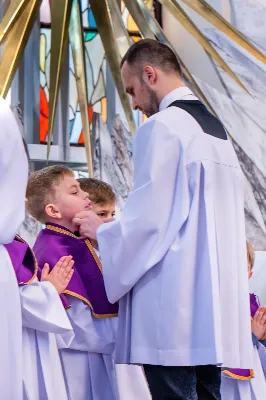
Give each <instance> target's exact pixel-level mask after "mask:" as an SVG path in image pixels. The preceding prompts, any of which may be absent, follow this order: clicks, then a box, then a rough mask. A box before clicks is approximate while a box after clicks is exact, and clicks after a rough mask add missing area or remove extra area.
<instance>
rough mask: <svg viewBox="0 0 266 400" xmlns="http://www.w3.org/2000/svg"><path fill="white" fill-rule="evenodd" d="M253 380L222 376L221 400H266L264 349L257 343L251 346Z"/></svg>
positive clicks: (265, 354)
mask: <svg viewBox="0 0 266 400" xmlns="http://www.w3.org/2000/svg"><path fill="white" fill-rule="evenodd" d="M253 357H254V367H253V373H254V378H251V379H250V380H239V379H233V378H231V377H230V376H228V375H226V374H222V383H221V395H222V400H264V399H265V398H266V348H265V347H264V346H263V345H262V344H261V343H260V342H259V343H258V345H257V346H253Z"/></svg>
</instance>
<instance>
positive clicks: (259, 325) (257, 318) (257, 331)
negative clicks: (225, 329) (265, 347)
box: [251, 307, 266, 340]
mask: <svg viewBox="0 0 266 400" xmlns="http://www.w3.org/2000/svg"><path fill="white" fill-rule="evenodd" d="M251 329H252V332H253V333H254V335H255V336H256V337H257V339H258V340H265V339H266V308H265V307H260V308H259V309H258V310H257V312H256V314H255V315H254V317H253V318H252V319H251Z"/></svg>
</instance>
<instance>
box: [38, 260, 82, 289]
mask: <svg viewBox="0 0 266 400" xmlns="http://www.w3.org/2000/svg"><path fill="white" fill-rule="evenodd" d="M73 265H74V261H73V260H72V256H65V257H61V258H60V260H59V261H58V262H57V263H56V264H55V266H54V268H53V270H52V271H51V272H49V270H50V268H49V265H48V264H45V265H44V267H43V270H42V275H41V281H48V282H50V283H51V284H52V285H54V287H55V288H56V290H57V292H58V294H61V293H63V291H64V290H65V289H66V287H67V285H68V284H69V282H70V280H71V278H72V275H73V273H74V270H73Z"/></svg>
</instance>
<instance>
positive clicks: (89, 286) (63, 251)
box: [34, 223, 118, 318]
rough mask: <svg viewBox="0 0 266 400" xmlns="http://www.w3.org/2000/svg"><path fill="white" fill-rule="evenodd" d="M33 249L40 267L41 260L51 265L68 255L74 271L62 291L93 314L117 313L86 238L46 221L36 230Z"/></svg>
mask: <svg viewBox="0 0 266 400" xmlns="http://www.w3.org/2000/svg"><path fill="white" fill-rule="evenodd" d="M34 252H35V255H36V258H37V260H38V263H39V266H40V268H41V269H42V268H43V266H44V264H45V263H48V264H49V266H50V269H52V268H53V267H54V265H55V264H56V263H57V261H58V260H59V259H60V257H62V256H68V255H71V256H72V257H73V260H74V262H75V264H74V274H73V276H72V278H71V281H70V282H69V284H68V287H67V289H66V290H65V291H64V293H65V294H68V295H70V296H73V297H76V298H78V299H80V300H82V301H84V302H85V303H86V304H88V306H89V307H90V308H91V310H92V313H93V315H94V316H95V317H97V318H110V317H115V316H117V312H118V305H117V304H111V303H110V302H109V301H108V299H107V296H106V292H105V287H104V281H103V275H102V265H101V262H100V260H99V258H98V256H97V254H96V253H95V251H94V248H93V246H92V244H91V242H90V241H89V239H86V238H84V237H78V236H75V235H74V234H73V233H72V232H71V231H70V230H69V229H66V228H64V227H63V226H60V225H57V224H52V223H49V224H47V225H46V228H45V229H43V230H42V231H41V232H40V233H39V236H38V238H37V240H36V242H35V245H34ZM64 305H65V304H64Z"/></svg>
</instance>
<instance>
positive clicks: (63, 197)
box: [46, 175, 91, 227]
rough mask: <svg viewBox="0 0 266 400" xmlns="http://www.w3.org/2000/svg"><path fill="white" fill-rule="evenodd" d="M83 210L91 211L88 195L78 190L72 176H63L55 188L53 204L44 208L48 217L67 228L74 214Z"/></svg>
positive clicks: (76, 182) (77, 185) (78, 187)
mask: <svg viewBox="0 0 266 400" xmlns="http://www.w3.org/2000/svg"><path fill="white" fill-rule="evenodd" d="M85 210H91V201H90V200H89V197H88V194H87V193H86V192H83V191H82V190H81V189H80V185H79V182H78V181H77V180H76V179H75V178H74V177H73V176H71V175H69V176H68V175H66V176H64V177H63V179H62V180H61V181H60V183H59V184H58V185H57V186H55V199H54V201H53V203H52V204H48V205H47V206H46V212H47V214H48V216H49V217H52V218H53V219H58V220H59V221H58V222H59V223H60V224H62V225H64V226H66V227H68V226H69V223H72V219H73V218H74V216H75V214H77V213H79V212H81V211H85Z"/></svg>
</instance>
